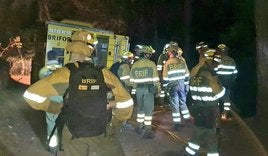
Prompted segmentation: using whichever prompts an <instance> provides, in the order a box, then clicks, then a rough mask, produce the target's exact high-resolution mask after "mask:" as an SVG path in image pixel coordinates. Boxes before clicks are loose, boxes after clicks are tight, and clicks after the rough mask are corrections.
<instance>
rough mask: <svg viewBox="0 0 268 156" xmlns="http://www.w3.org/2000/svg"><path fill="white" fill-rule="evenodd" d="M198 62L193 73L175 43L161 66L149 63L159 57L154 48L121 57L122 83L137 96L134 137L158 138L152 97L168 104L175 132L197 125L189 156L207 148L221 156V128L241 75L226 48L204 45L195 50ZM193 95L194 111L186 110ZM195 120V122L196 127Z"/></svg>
mask: <svg viewBox="0 0 268 156" xmlns="http://www.w3.org/2000/svg"><path fill="white" fill-rule="evenodd" d="M196 50H197V52H198V53H199V62H198V64H197V65H196V66H195V67H194V68H193V69H192V70H191V72H190V71H189V70H188V67H187V63H186V61H185V59H184V58H183V56H182V54H183V50H182V49H181V48H180V47H179V45H178V43H177V42H174V41H170V42H169V43H167V44H166V45H165V46H164V48H163V53H162V54H160V56H159V58H158V62H157V65H156V64H155V63H154V62H153V61H151V60H150V57H151V56H152V54H153V53H154V52H155V51H154V49H153V48H152V47H151V46H148V45H136V46H135V47H134V54H133V53H131V52H125V53H123V54H122V60H121V65H120V66H119V69H118V73H117V74H118V77H119V79H120V80H121V82H122V84H123V85H124V86H125V88H127V90H129V91H130V92H131V94H136V96H135V97H136V103H137V114H136V115H137V117H136V121H137V123H138V126H137V127H135V132H137V133H138V134H140V135H142V137H143V138H145V139H148V138H154V137H155V133H154V131H153V129H152V118H153V111H154V103H155V102H154V97H155V95H157V96H158V97H160V98H165V99H167V101H165V103H168V104H169V107H170V109H171V112H172V119H173V124H174V125H173V130H175V131H180V130H181V128H182V127H183V125H182V120H184V124H188V123H194V125H195V126H194V127H195V133H194V135H193V136H192V138H191V139H190V140H189V141H188V144H187V146H186V148H185V151H184V152H185V154H186V155H197V154H198V152H200V151H202V150H200V147H202V146H205V147H204V149H206V151H207V156H218V155H219V153H218V139H217V138H218V137H217V134H216V129H217V125H218V122H219V120H220V119H228V118H230V110H231V100H230V92H231V89H232V84H233V83H234V80H235V78H236V75H237V69H236V65H235V61H234V60H233V59H232V58H231V57H229V56H228V47H227V46H226V45H225V44H219V45H218V46H217V47H216V48H215V49H211V48H209V47H208V45H207V44H205V42H199V43H197V44H196ZM189 91H190V95H191V96H190V97H191V104H190V105H191V109H190V110H189V109H188V106H187V104H186V100H187V94H188V92H189ZM193 120H194V122H193Z"/></svg>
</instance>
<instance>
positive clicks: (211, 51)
mask: <svg viewBox="0 0 268 156" xmlns="http://www.w3.org/2000/svg"><path fill="white" fill-rule="evenodd" d="M215 54H216V50H215V49H209V50H207V51H206V52H205V53H204V56H205V57H206V58H207V59H209V60H213V58H214V55H215Z"/></svg>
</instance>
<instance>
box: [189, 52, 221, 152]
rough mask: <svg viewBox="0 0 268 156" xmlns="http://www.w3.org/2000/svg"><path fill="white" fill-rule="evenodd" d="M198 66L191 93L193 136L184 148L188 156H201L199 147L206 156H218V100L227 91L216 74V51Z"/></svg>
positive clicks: (191, 75)
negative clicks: (199, 155) (203, 150)
mask: <svg viewBox="0 0 268 156" xmlns="http://www.w3.org/2000/svg"><path fill="white" fill-rule="evenodd" d="M206 54H207V56H209V57H207V58H206V57H202V58H201V59H200V60H199V63H198V64H197V68H198V72H194V73H192V71H191V73H190V92H191V97H192V99H193V104H192V106H191V115H192V116H193V117H194V121H195V122H194V125H195V126H194V130H195V131H194V134H193V136H192V137H191V139H190V140H189V141H188V143H187V146H186V148H185V152H186V155H198V154H199V153H200V152H201V151H200V148H202V149H206V153H207V156H212V155H213V156H219V153H218V137H217V133H216V123H217V119H218V117H219V107H218V101H219V98H221V97H222V96H223V95H224V93H225V88H224V87H223V86H221V83H220V81H219V79H218V77H217V75H216V73H215V71H214V67H215V66H216V65H217V63H216V62H215V61H214V59H213V58H214V56H215V50H212V49H210V50H208V51H207V53H206Z"/></svg>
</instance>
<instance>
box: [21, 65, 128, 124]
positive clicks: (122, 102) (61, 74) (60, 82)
mask: <svg viewBox="0 0 268 156" xmlns="http://www.w3.org/2000/svg"><path fill="white" fill-rule="evenodd" d="M76 65H77V66H78V64H77V63H76ZM102 73H103V76H104V82H105V83H106V85H107V86H108V87H109V88H111V90H112V92H113V95H114V96H115V101H116V106H115V109H114V115H115V116H116V117H117V119H119V120H121V121H125V120H127V119H129V118H130V117H131V115H132V111H133V100H132V98H131V96H130V94H129V93H128V92H127V91H126V89H125V88H124V87H123V85H122V84H121V82H120V81H119V80H118V78H117V77H116V76H115V75H114V74H112V73H111V72H110V70H109V69H107V68H103V69H102ZM69 76H70V71H69V69H68V68H67V67H65V66H64V67H62V68H60V69H58V70H56V71H54V72H53V73H52V74H51V75H49V76H47V77H45V78H43V79H41V80H39V81H37V82H36V83H34V84H32V85H31V86H30V87H29V88H28V89H27V90H26V91H25V93H24V95H23V97H24V99H25V100H26V102H27V103H28V104H29V105H30V106H31V107H32V108H34V109H36V110H43V111H46V112H50V113H55V114H59V113H60V111H61V108H62V106H63V104H60V103H55V102H53V101H51V100H50V97H52V96H63V95H64V93H65V91H66V89H67V88H68V86H69Z"/></svg>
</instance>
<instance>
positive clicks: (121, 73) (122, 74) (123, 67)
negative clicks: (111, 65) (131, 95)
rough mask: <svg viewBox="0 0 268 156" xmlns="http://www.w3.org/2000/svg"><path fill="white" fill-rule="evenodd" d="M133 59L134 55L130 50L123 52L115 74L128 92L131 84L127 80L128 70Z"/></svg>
mask: <svg viewBox="0 0 268 156" xmlns="http://www.w3.org/2000/svg"><path fill="white" fill-rule="evenodd" d="M133 61H134V55H133V53H131V52H124V53H123V54H122V57H121V64H120V66H119V68H118V71H117V74H118V77H119V79H120V81H121V82H122V84H123V85H124V87H125V88H126V89H127V90H128V91H129V92H130V91H131V85H130V82H129V78H130V76H129V72H130V66H131V65H132V64H133Z"/></svg>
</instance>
